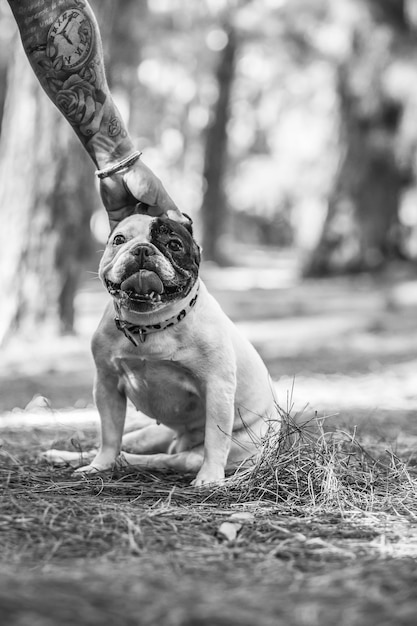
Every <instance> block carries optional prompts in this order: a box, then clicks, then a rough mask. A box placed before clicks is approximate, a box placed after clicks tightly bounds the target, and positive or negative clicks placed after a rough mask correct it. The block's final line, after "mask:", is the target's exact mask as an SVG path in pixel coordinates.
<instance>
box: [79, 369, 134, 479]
mask: <svg viewBox="0 0 417 626" xmlns="http://www.w3.org/2000/svg"><path fill="white" fill-rule="evenodd" d="M117 384H118V379H117V378H116V377H112V376H109V375H108V374H106V375H105V376H100V375H99V374H98V375H97V379H96V384H95V388H94V397H95V402H96V406H97V409H98V412H99V414H100V424H101V443H100V447H99V450H98V452H97V454H96V456H95V458H94V459H93V460H92V461H91V463H90V464H89V465H85V466H84V467H79V468H78V469H77V470H76V472H81V473H93V472H102V471H104V470H108V469H110V468H111V467H112V466H113V464H114V462H115V461H116V459H117V457H118V456H119V454H120V448H121V442H122V436H123V428H124V423H125V417H126V404H127V402H126V396H125V395H124V394H122V393H120V391H119V390H118V386H117Z"/></svg>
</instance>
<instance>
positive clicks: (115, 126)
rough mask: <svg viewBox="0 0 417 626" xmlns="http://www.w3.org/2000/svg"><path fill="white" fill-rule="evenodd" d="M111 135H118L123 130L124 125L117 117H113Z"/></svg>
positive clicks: (110, 126)
mask: <svg viewBox="0 0 417 626" xmlns="http://www.w3.org/2000/svg"><path fill="white" fill-rule="evenodd" d="M108 132H109V137H116V136H117V135H120V133H121V132H122V125H121V123H120V120H119V119H118V118H117V117H112V118H111V120H110V122H109V127H108Z"/></svg>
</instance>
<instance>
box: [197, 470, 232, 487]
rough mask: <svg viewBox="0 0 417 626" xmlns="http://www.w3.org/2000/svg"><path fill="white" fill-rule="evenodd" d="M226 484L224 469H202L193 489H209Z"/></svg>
mask: <svg viewBox="0 0 417 626" xmlns="http://www.w3.org/2000/svg"><path fill="white" fill-rule="evenodd" d="M222 482H224V470H223V469H214V470H213V469H210V470H209V469H205V468H203V467H202V468H201V470H200V471H199V472H198V474H197V476H196V477H195V478H194V480H193V481H192V483H191V485H192V486H193V487H207V486H210V487H211V486H215V485H220V484H221V483H222Z"/></svg>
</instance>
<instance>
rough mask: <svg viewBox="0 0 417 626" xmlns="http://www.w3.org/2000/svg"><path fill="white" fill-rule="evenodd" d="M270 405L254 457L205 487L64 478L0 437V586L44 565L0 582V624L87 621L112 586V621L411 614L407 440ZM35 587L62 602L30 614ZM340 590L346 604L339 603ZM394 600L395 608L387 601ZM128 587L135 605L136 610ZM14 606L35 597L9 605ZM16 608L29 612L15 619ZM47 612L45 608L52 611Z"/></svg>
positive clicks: (267, 620)
mask: <svg viewBox="0 0 417 626" xmlns="http://www.w3.org/2000/svg"><path fill="white" fill-rule="evenodd" d="M282 418H283V424H284V425H283V429H282V430H281V432H280V434H273V433H270V435H269V437H267V438H266V440H265V442H264V444H263V447H262V452H261V454H260V455H259V458H258V459H257V461H256V463H255V464H254V466H253V467H252V468H250V469H246V470H243V469H242V470H241V471H239V472H237V473H236V474H235V475H233V476H231V477H229V479H228V480H227V481H226V483H225V484H224V485H223V486H221V487H218V488H216V489H214V490H213V489H208V488H207V489H195V488H192V487H190V486H189V482H190V478H191V477H189V476H185V477H179V476H178V475H175V474H173V473H169V472H149V471H144V470H116V471H114V472H113V474H112V475H101V476H93V477H83V478H79V477H75V476H74V475H73V474H72V470H71V469H70V468H64V469H59V470H57V469H53V468H50V467H49V466H48V465H46V464H45V463H44V462H40V461H36V460H35V459H34V458H33V453H32V452H27V450H28V449H29V450H31V446H30V438H29V440H28V439H26V441H25V442H24V447H25V448H26V450H24V449H23V447H22V442H16V441H13V437H12V435H9V436H7V435H5V436H4V444H3V447H2V449H1V450H0V485H1V509H0V553H1V560H2V563H3V569H4V568H5V567H6V565H7V575H6V578H5V581H3V582H4V584H5V588H8V586H10V585H12V583H13V581H14V582H16V581H17V580H18V579H19V577H20V576H22V575H23V574H22V572H24V571H27V568H28V567H29V568H36V570H37V571H41V572H42V574H41V577H40V579H39V581H41V582H39V581H38V583H36V584H35V583H34V581H33V578H31V577H30V576H28V575H27V574H25V580H26V583H25V584H26V585H27V586H26V587H25V588H26V589H27V590H28V591H27V594H28V595H27V597H25V598H23V599H22V597H20V595H19V594H21V592H19V593H17V592H16V593H15V595H14V596H13V594H12V596H10V593H9V594H6V596H7V597H6V596H4V597H2V596H1V594H0V605H1V604H2V602H3V605H4V606H6V607H9V608H8V609H7V610H8V611H9V613H10V617H9V622H8V623H10V624H14V623H16V624H19V626H21V625H23V626H25V625H26V623H27V624H28V625H29V624H32V623H36V624H38V623H39V624H40V625H41V626H43V625H44V624H45V625H49V623H51V624H53V623H63V624H66V623H75V622H76V623H78V624H80V623H81V624H83V623H85V624H89V623H91V624H98V623H100V622H101V621H102V620H103V611H104V610H105V611H107V614H109V613H108V612H109V607H108V605H107V604H106V602H110V598H113V600H114V603H115V604H116V605H117V606H119V604H120V607H122V605H123V607H124V608H120V607H119V609H120V611H121V612H119V614H118V616H119V617H118V623H121V624H125V623H126V624H128V623H129V624H130V623H132V624H134V623H143V624H148V623H149V624H152V623H161V624H165V623H166V624H173V625H174V626H176V625H177V624H178V625H181V626H182V625H186V624H189V625H190V626H191V625H193V624H200V623H201V624H207V625H208V624H230V625H234V624H248V625H249V624H253V623H255V622H256V623H259V624H260V625H262V626H263V625H265V626H267V625H269V624H281V623H282V624H284V623H285V624H295V625H297V626H298V625H301V624H306V625H307V624H308V625H309V626H310V625H312V626H314V625H315V624H317V625H318V624H321V625H323V624H324V626H327V625H328V626H333V624H334V623H335V622H336V621H337V622H338V623H340V624H342V625H344V624H346V626H348V625H350V624H353V623H355V624H362V623H363V624H368V623H369V624H372V623H376V621H379V623H380V624H384V623H391V622H386V621H384V619H385V618H386V617H387V616H388V617H389V616H390V618H392V620H394V617H395V620H394V621H395V622H396V623H398V624H408V623H409V624H412V623H413V621H412V619H414V615H415V613H416V611H417V599H416V597H415V593H414V591H413V589H414V587H413V585H415V582H416V579H417V574H416V571H417V568H415V561H414V559H415V558H416V557H417V531H416V529H415V521H416V516H417V497H416V496H417V494H416V490H417V480H416V476H415V465H414V463H415V461H414V457H413V456H412V455H410V454H409V452H408V451H406V450H404V451H399V452H398V451H396V454H394V453H393V452H389V451H387V450H385V448H384V446H383V444H381V443H378V444H377V443H375V442H373V443H371V445H367V446H366V447H365V446H364V445H362V444H361V443H360V441H359V440H358V438H357V437H356V435H355V433H352V434H349V433H347V432H344V431H341V430H338V431H333V432H326V430H325V421H324V420H319V419H314V420H309V421H306V422H304V423H302V424H300V420H299V419H298V418H297V419H294V420H293V419H292V418H291V416H290V415H288V413H286V412H282ZM37 438H38V440H39V435H38V436H37ZM77 445H78V444H77ZM236 512H246V513H251V516H249V517H247V519H246V520H244V521H243V522H242V524H241V527H240V526H237V530H238V534H237V537H236V539H234V540H232V541H228V540H226V539H225V538H224V537H222V536H221V535H220V534H219V527H220V525H221V524H222V522H224V521H226V520H229V519H230V516H231V514H232V513H236ZM98 564H99V565H98ZM387 564H389V567H390V568H391V569H393V570H395V571H396V574H395V576H396V583H395V585H394V583H393V582H392V581H391V578H390V577H388V578H387V574H386V568H387ZM413 564H414V565H413ZM68 567H69V568H70V570H71V571H72V574H71V575H69V574H68V571H67V569H68ZM98 570H99V571H100V572H101V573H100V575H97V571H98ZM92 571H93V572H94V575H93V578H94V580H93V578H92ZM51 572H54V573H53V575H51ZM74 572H75V573H76V575H75V574H74ZM116 572H117V579H118V581H119V582H118V583H117V584H115V582H114V576H115V575H116ZM56 577H57V578H56ZM74 577H75V578H74ZM75 579H76V580H75ZM59 580H61V582H62V581H64V582H63V583H62V584H64V583H65V584H64V587H65V585H66V587H65V588H66V589H67V592H68V594H69V597H71V598H73V597H75V596H77V597H78V596H79V593H82V594H84V595H83V598H84V600H83V602H84V601H85V602H87V604H88V606H90V608H91V603H95V604H94V606H95V607H96V609H97V610H96V613H94V616H95V617H94V618H93V617H92V618H91V620H90V621H88V620H87V618H86V617H85V615H86V613H85V611H84V613H80V614H79V612H77V613H76V619H75V618H74V620H73V617H74V615H75V613H74V615H73V616H72V617H71V620H72V621H71V620H69V621H66V618H65V616H64V617H63V616H62V615H61V612H60V611H61V608H62V605H63V604H65V602H67V601H69V600H68V597H67V596H65V594H63V592H62V588H61V587H60V583H59V582H58V581H59ZM42 581H43V582H42ZM80 581H81V582H80ZM134 581H136V582H134ZM150 581H152V584H150ZM349 581H350V582H349ZM388 581H390V584H391V583H392V585H394V586H393V587H392V588H391V587H390V586H389V584H388ZM398 581H402V582H401V585H400V584H399V582H398ZM79 585H81V588H82V590H81V592H80V589H79ZM135 585H136V586H135ZM138 585H139V587H138ZM161 585H162V586H163V587H164V589H165V596H164V599H162V598H161V597H160V595H159V589H160V587H161ZM364 585H367V589H368V591H369V589H370V590H373V591H372V593H373V595H372V593H371V596H369V594H368V593H365V592H364ZM46 588H48V589H55V592H53V593H56V594H58V597H60V598H61V600H60V602H59V603H58V606H57V607H56V610H55V608H54V606H53V601H52V600H45V602H46V605H44V604H42V603H41V605H40V607H38V608H37V609H36V611H37V614H39V615H40V614H42V615H43V618H42V619H40V621H39V620H38V621H33V620H32V622H31V619H32V618H33V610H34V609H33V606H34V605H35V604H36V602H37V601H36V598H37V597H38V595H39V594H40V593H41V592H42V590H44V589H46ZM226 592H227V593H226ZM207 593H208V594H209V595H208V597H207V595H206V594H207ZM225 593H226V595H225ZM68 594H67V595H68ZM97 594H98V595H100V594H101V597H104V596H106V597H107V600H106V602H104V601H103V604H102V606H103V607H104V608H100V603H99V604H98V605H97V599H96V595H97ZM132 594H133V595H132ZM64 596H65V597H64ZM10 597H12V598H14V600H15V602H14V604H13V602H12V604H10V602H11V600H10ZM51 597H55V596H54V595H53V594H52V596H51ZM353 597H355V598H356V601H357V603H356V605H352V609H351V610H350V612H349V611H348V612H346V611H347V609H346V602H350V603H352V598H353ZM65 598H66V599H65ZM121 598H122V600H123V601H122V600H121ZM167 598H169V602H168V600H167ZM375 598H377V599H378V601H376V600H375ZM401 598H402V600H401V602H403V601H404V602H405V604H404V602H403V605H402V607H403V608H402V611H403V614H404V619H403V618H401V616H400V617H398V616H399V615H400V613H399V612H398V610H397V609H396V608H395V603H396V602H397V601H399V599H401ZM139 600H140V602H141V603H142V604H141V606H143V607H145V608H146V607H147V608H146V610H145V609H143V610H144V613H143V614H142V620H141V621H140V622H135V617H134V616H135V611H136V610H137V603H138V602H139ZM51 602H52V605H51ZM393 602H394V604H393ZM378 603H379V604H378ZM377 604H378V607H379V608H377ZM9 605H10V606H9ZM170 606H171V609H172V610H169V607H170ZM10 607H11V608H10ZM22 607H32V608H31V609H30V610H29V608H27V609H26V608H25V609H24V612H23V613H22V611H23V608H22ZM161 607H162V608H161ZM196 607H197V608H198V607H199V608H198V610H197V608H196ZM221 607H223V608H221ZM119 609H118V610H119ZM162 609H163V612H164V611H165V613H164V615H165V617H163V616H161V615H162V614H161V610H162ZM30 611H32V613H31V612H30ZM123 611H124V612H123ZM110 612H111V611H110ZM9 613H7V612H6V614H7V615H9ZM44 614H45V615H44ZM22 615H24V616H26V617H27V615H29V617H27V621H25V619H26V617H25V619H23V617H22ZM30 615H32V617H30ZM46 615H54V616H55V617H54V618H53V619H54V620H55V622H54V621H51V622H48V621H47V619H46V617H45V616H46ZM83 615H84V617H83ZM226 615H228V617H227V619H226V617H225V616H226ZM190 616H191V617H190ZM193 616H194V617H193ZM210 616H211V617H210ZM355 616H356V617H355ZM14 619H16V621H13V620H14ZM51 619H52V618H51ZM114 619H115V618H114ZM19 620H20V621H19ZM42 620H43V621H42ZM392 623H394V622H392Z"/></svg>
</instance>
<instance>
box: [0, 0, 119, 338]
mask: <svg viewBox="0 0 417 626" xmlns="http://www.w3.org/2000/svg"><path fill="white" fill-rule="evenodd" d="M111 8H112V7H111V0H106V2H101V3H100V5H99V6H96V7H95V9H96V14H97V15H99V17H100V18H101V20H102V21H103V23H106V19H105V18H106V11H107V13H109V11H110V9H111ZM2 128H3V130H2V135H1V144H0V207H1V218H2V224H3V227H2V229H1V230H0V281H1V283H2V285H3V288H4V293H5V294H7V296H6V297H5V298H2V310H1V315H0V343H2V342H4V341H5V340H6V339H7V338H8V337H10V335H11V334H12V333H14V334H15V333H17V334H25V335H27V334H33V333H37V334H39V333H41V331H42V330H43V329H47V331H48V333H51V332H55V333H59V332H61V333H62V332H64V333H68V332H73V330H74V298H75V294H76V290H77V286H78V283H79V277H80V271H81V268H82V264H83V262H84V260H85V258H86V257H87V256H88V255H89V254H90V252H91V242H92V239H91V231H90V218H91V214H92V211H93V208H94V206H95V205H96V204H97V202H98V195H97V193H96V191H95V187H94V182H93V181H94V176H93V165H92V163H90V161H89V158H88V157H87V154H86V153H85V152H84V150H83V148H82V147H81V144H80V143H79V142H78V139H77V138H76V136H75V134H74V133H73V131H72V129H71V128H70V126H69V125H68V123H67V122H66V121H65V119H64V118H63V117H62V116H61V115H60V113H59V112H58V111H57V109H56V108H55V107H54V106H53V105H52V103H51V102H50V101H49V99H48V97H47V96H46V95H45V94H44V92H43V90H42V88H41V87H40V85H39V83H38V81H37V79H36V78H35V76H34V74H33V72H32V70H31V68H30V66H29V63H28V61H27V59H26V57H25V55H24V53H23V50H22V46H21V43H20V41H18V39H17V37H16V41H15V46H14V53H13V54H12V55H10V65H9V68H8V78H7V93H6V101H5V109H4V115H3V124H2Z"/></svg>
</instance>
